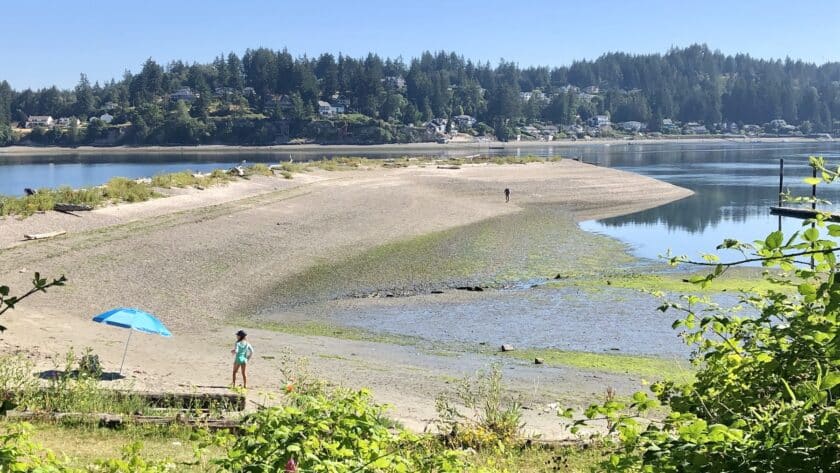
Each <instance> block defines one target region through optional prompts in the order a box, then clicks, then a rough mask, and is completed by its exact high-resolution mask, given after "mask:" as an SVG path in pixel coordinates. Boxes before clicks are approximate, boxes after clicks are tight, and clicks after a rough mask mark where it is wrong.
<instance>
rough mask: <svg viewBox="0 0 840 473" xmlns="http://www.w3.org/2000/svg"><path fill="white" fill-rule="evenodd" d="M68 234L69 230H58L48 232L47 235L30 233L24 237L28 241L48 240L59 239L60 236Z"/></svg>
mask: <svg viewBox="0 0 840 473" xmlns="http://www.w3.org/2000/svg"><path fill="white" fill-rule="evenodd" d="M65 233H67V230H57V231H54V232H47V233H28V234H26V235H24V236H23V238H24V239H26V240H44V239H47V238H52V237H57V236H59V235H64V234H65Z"/></svg>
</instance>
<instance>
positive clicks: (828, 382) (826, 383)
mask: <svg viewBox="0 0 840 473" xmlns="http://www.w3.org/2000/svg"><path fill="white" fill-rule="evenodd" d="M838 384H840V372H837V371H832V372H829V373H826V374H825V376H824V377H823V380H822V384H821V385H820V389H824V390H829V389H831V388H833V387H834V386H837V385H838Z"/></svg>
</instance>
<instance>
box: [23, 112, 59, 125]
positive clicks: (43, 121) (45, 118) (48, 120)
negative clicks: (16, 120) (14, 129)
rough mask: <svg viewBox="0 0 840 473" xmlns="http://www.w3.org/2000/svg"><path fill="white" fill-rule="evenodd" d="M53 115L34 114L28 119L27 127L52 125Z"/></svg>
mask: <svg viewBox="0 0 840 473" xmlns="http://www.w3.org/2000/svg"><path fill="white" fill-rule="evenodd" d="M53 122H54V120H53V117H51V116H49V115H32V116H31V117H29V118H28V119H27V120H26V128H35V127H36V126H52V125H53Z"/></svg>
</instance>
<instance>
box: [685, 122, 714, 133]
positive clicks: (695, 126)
mask: <svg viewBox="0 0 840 473" xmlns="http://www.w3.org/2000/svg"><path fill="white" fill-rule="evenodd" d="M683 133H685V134H686V135H708V134H709V129H708V128H706V125H701V124H699V123H697V122H688V123H686V124H685V125H684V126H683Z"/></svg>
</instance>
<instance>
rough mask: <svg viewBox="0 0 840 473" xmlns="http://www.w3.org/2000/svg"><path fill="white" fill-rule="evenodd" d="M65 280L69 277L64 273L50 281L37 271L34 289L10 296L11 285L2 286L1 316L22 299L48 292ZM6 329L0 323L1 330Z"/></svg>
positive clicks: (33, 279)
mask: <svg viewBox="0 0 840 473" xmlns="http://www.w3.org/2000/svg"><path fill="white" fill-rule="evenodd" d="M65 282H67V278H66V277H65V276H64V275H62V276H61V277H58V278H55V279H53V280H52V281H49V280H48V279H46V278H42V277H41V274H40V273H35V276H34V277H33V278H32V289H30V290H29V291H27V292H26V293H24V294H23V295H20V296H9V293H10V292H11V289H10V288H9V286H0V316H2V315H3V314H4V313H5V312H6V311H8V310H12V309H14V308H15V306H16V305H17V304H18V303H20V301H22V300H24V299H26V298H28V297H30V296H32V295H34V294H36V293H38V292H47V289H49V288H51V287H56V286H63V285H64V283H65ZM5 330H6V327H4V326H2V325H0V332H3V331H5Z"/></svg>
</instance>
